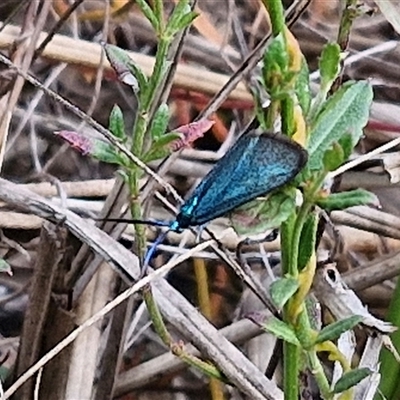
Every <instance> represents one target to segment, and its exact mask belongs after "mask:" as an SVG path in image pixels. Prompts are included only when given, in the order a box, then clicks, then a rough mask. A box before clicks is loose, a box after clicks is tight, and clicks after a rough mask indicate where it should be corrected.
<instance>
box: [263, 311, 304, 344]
mask: <svg viewBox="0 0 400 400" xmlns="http://www.w3.org/2000/svg"><path fill="white" fill-rule="evenodd" d="M261 327H262V329H264V330H265V331H266V332H269V333H272V334H274V335H275V336H276V337H277V338H279V339H282V340H284V341H285V342H288V343H291V344H294V345H296V346H299V345H300V342H299V339H297V336H296V332H295V331H294V329H293V328H292V327H291V326H290V325H289V324H287V323H285V322H283V321H281V320H279V319H278V318H275V317H271V318H270V319H269V320H268V321H267V322H266V323H265V324H263V325H262V326H261Z"/></svg>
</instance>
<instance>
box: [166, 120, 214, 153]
mask: <svg viewBox="0 0 400 400" xmlns="http://www.w3.org/2000/svg"><path fill="white" fill-rule="evenodd" d="M214 123H215V121H210V120H208V119H202V120H200V121H197V122H191V123H190V124H187V125H182V126H180V127H179V128H176V129H174V132H178V133H181V134H182V136H181V138H180V139H176V140H175V141H173V142H172V143H170V148H171V150H172V151H177V150H179V149H181V148H183V147H189V146H190V145H191V144H192V143H193V142H194V141H195V140H197V139H199V138H201V137H203V135H204V132H207V131H208V130H209V129H210V128H211V127H212V126H213V125H214Z"/></svg>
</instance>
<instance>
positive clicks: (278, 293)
mask: <svg viewBox="0 0 400 400" xmlns="http://www.w3.org/2000/svg"><path fill="white" fill-rule="evenodd" d="M298 288H299V282H298V280H297V279H294V278H291V277H283V278H279V279H277V280H276V281H275V282H272V284H271V285H270V288H269V292H270V294H271V298H272V301H273V302H274V304H275V305H276V307H277V308H278V310H281V309H282V308H283V306H284V305H285V304H286V303H287V301H288V300H289V299H290V298H291V297H292V296H293V295H294V294H295V293H296V291H297V289H298Z"/></svg>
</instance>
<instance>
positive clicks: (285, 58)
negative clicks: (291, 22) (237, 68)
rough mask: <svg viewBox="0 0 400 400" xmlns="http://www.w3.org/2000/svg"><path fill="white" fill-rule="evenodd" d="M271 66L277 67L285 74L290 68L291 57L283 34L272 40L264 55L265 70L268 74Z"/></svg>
mask: <svg viewBox="0 0 400 400" xmlns="http://www.w3.org/2000/svg"><path fill="white" fill-rule="evenodd" d="M270 65H277V66H278V67H279V70H280V71H282V72H285V71H286V70H287V68H288V65H289V55H288V53H287V51H286V43H285V39H284V37H283V35H282V34H281V33H280V34H279V35H278V36H276V37H275V38H274V39H273V40H272V42H271V44H270V45H269V46H268V48H267V51H266V53H265V55H264V67H263V68H264V69H265V70H266V71H267V72H268V68H269V66H270Z"/></svg>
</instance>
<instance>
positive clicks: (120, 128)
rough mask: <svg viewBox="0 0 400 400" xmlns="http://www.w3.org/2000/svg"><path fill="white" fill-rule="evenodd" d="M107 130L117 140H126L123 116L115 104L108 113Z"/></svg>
mask: <svg viewBox="0 0 400 400" xmlns="http://www.w3.org/2000/svg"><path fill="white" fill-rule="evenodd" d="M108 129H109V130H110V131H111V132H112V133H113V135H114V136H115V137H117V138H118V139H121V140H123V141H125V140H126V133H125V122H124V115H123V114H122V111H121V108H120V107H118V105H116V104H115V105H114V107H113V109H112V110H111V113H110V117H109V122H108Z"/></svg>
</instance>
